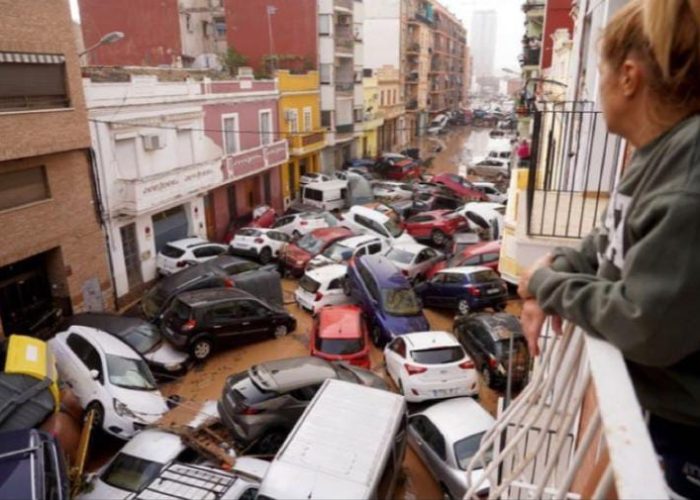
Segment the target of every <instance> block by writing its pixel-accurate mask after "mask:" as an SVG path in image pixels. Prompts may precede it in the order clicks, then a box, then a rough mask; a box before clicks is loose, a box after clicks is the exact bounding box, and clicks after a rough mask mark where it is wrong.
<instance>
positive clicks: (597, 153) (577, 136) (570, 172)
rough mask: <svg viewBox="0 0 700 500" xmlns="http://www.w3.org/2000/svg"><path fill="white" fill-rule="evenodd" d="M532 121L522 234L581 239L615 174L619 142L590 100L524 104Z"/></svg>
mask: <svg viewBox="0 0 700 500" xmlns="http://www.w3.org/2000/svg"><path fill="white" fill-rule="evenodd" d="M528 113H530V114H532V116H533V118H534V124H533V135H532V149H531V156H530V160H529V167H528V168H529V174H528V184H527V196H526V199H527V234H528V235H529V236H543V237H552V238H576V239H578V238H582V237H583V236H585V235H586V234H588V233H589V232H590V230H591V229H592V228H593V227H594V226H595V225H596V224H597V223H598V221H599V220H600V217H601V215H602V212H603V211H604V209H605V206H606V205H607V200H608V197H609V194H610V192H611V191H612V190H613V188H614V184H615V179H616V176H617V174H618V173H619V171H620V167H621V165H622V161H623V156H624V150H625V148H624V144H623V141H622V139H621V138H620V137H618V136H615V135H612V134H610V133H609V132H608V130H607V126H606V124H605V120H604V118H603V115H602V113H601V112H600V111H596V110H594V109H593V103H591V102H560V103H551V102H549V103H538V104H537V105H528Z"/></svg>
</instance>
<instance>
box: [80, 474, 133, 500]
mask: <svg viewBox="0 0 700 500" xmlns="http://www.w3.org/2000/svg"><path fill="white" fill-rule="evenodd" d="M132 494H133V493H132V492H131V491H127V490H122V489H121V488H115V487H114V486H110V485H109V484H107V483H105V482H104V481H102V480H101V479H100V478H99V477H96V478H95V480H94V481H93V482H92V483H90V484H89V486H88V490H87V491H84V492H83V493H81V494H80V495H78V496H77V497H76V498H77V499H78V500H102V499H103V498H127V497H128V496H130V495H132Z"/></svg>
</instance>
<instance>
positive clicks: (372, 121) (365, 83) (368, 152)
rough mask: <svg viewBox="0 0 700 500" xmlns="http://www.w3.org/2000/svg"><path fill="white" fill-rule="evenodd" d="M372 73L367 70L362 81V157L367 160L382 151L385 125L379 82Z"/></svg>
mask: <svg viewBox="0 0 700 500" xmlns="http://www.w3.org/2000/svg"><path fill="white" fill-rule="evenodd" d="M371 73H372V70H365V77H364V78H363V79H362V89H363V99H364V115H363V117H362V119H363V122H362V127H363V130H364V137H363V138H362V151H361V155H362V156H363V157H365V158H373V157H375V156H377V154H379V153H380V152H381V151H382V149H381V148H380V147H379V133H380V131H381V129H382V125H383V124H384V118H383V116H384V115H383V112H382V108H381V107H380V86H379V81H378V79H377V77H376V76H372V74H371Z"/></svg>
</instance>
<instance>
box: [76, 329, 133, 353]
mask: <svg viewBox="0 0 700 500" xmlns="http://www.w3.org/2000/svg"><path fill="white" fill-rule="evenodd" d="M68 331H70V332H75V333H78V334H80V335H82V336H83V337H85V338H86V339H89V340H90V343H92V344H95V345H96V346H98V347H99V348H100V349H101V350H102V352H104V353H105V354H113V355H115V356H121V357H123V358H128V359H141V356H140V355H139V354H138V353H137V352H136V351H134V349H133V348H131V347H129V346H128V345H127V344H125V343H124V342H123V341H122V340H120V339H118V338H117V337H115V336H113V335H111V334H109V333H107V332H103V331H102V330H98V329H97V328H92V327H89V326H79V325H76V326H71V327H70V328H69V329H68ZM68 335H70V333H68ZM68 335H66V339H67V338H68Z"/></svg>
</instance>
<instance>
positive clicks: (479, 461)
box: [465, 324, 668, 500]
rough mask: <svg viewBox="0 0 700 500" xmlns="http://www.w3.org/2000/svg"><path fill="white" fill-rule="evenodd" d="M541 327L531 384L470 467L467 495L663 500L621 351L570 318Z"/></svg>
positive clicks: (656, 466)
mask: <svg viewBox="0 0 700 500" xmlns="http://www.w3.org/2000/svg"><path fill="white" fill-rule="evenodd" d="M543 331H544V335H543V336H542V337H541V338H540V346H541V350H542V354H540V357H539V358H537V361H536V364H535V369H534V372H533V375H532V377H531V380H530V383H529V384H528V385H527V386H526V387H525V389H524V390H523V391H522V392H521V393H520V395H519V396H518V397H517V398H515V399H514V400H513V401H512V403H511V404H510V405H509V406H508V407H507V408H505V409H501V410H500V411H499V413H500V415H499V417H498V419H497V421H496V424H495V425H494V427H493V428H492V429H491V430H489V431H488V432H487V433H486V434H485V435H484V437H483V439H482V441H481V446H480V449H479V451H478V452H477V453H476V454H475V455H474V457H473V458H472V460H471V462H470V464H469V466H468V467H467V471H466V476H467V483H468V491H467V494H466V496H465V498H475V497H476V496H477V493H478V492H480V491H482V490H483V489H484V487H489V498H492V499H496V498H527V499H530V498H533V499H572V500H579V499H586V498H596V499H598V498H635V499H641V498H668V494H667V492H666V489H665V484H664V480H663V477H662V473H661V468H660V466H659V462H658V460H657V458H656V454H655V452H654V449H653V447H652V443H651V439H650V436H649V433H648V430H647V427H646V423H645V420H644V416H643V414H642V411H641V408H640V406H639V403H638V401H637V398H636V395H635V392H634V388H633V386H632V381H631V379H630V377H629V373H628V371H627V367H626V364H625V361H624V359H623V357H622V355H621V353H620V351H619V350H617V349H616V348H615V347H613V346H612V345H611V344H609V343H607V342H605V341H604V340H601V339H598V338H594V337H592V336H590V335H588V334H586V333H585V332H584V331H582V330H581V329H580V328H576V327H574V326H573V325H570V324H569V325H566V326H565V328H564V334H563V335H561V336H553V335H552V334H551V331H550V330H549V327H545V328H544V329H543ZM475 471H476V474H473V472H475Z"/></svg>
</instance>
